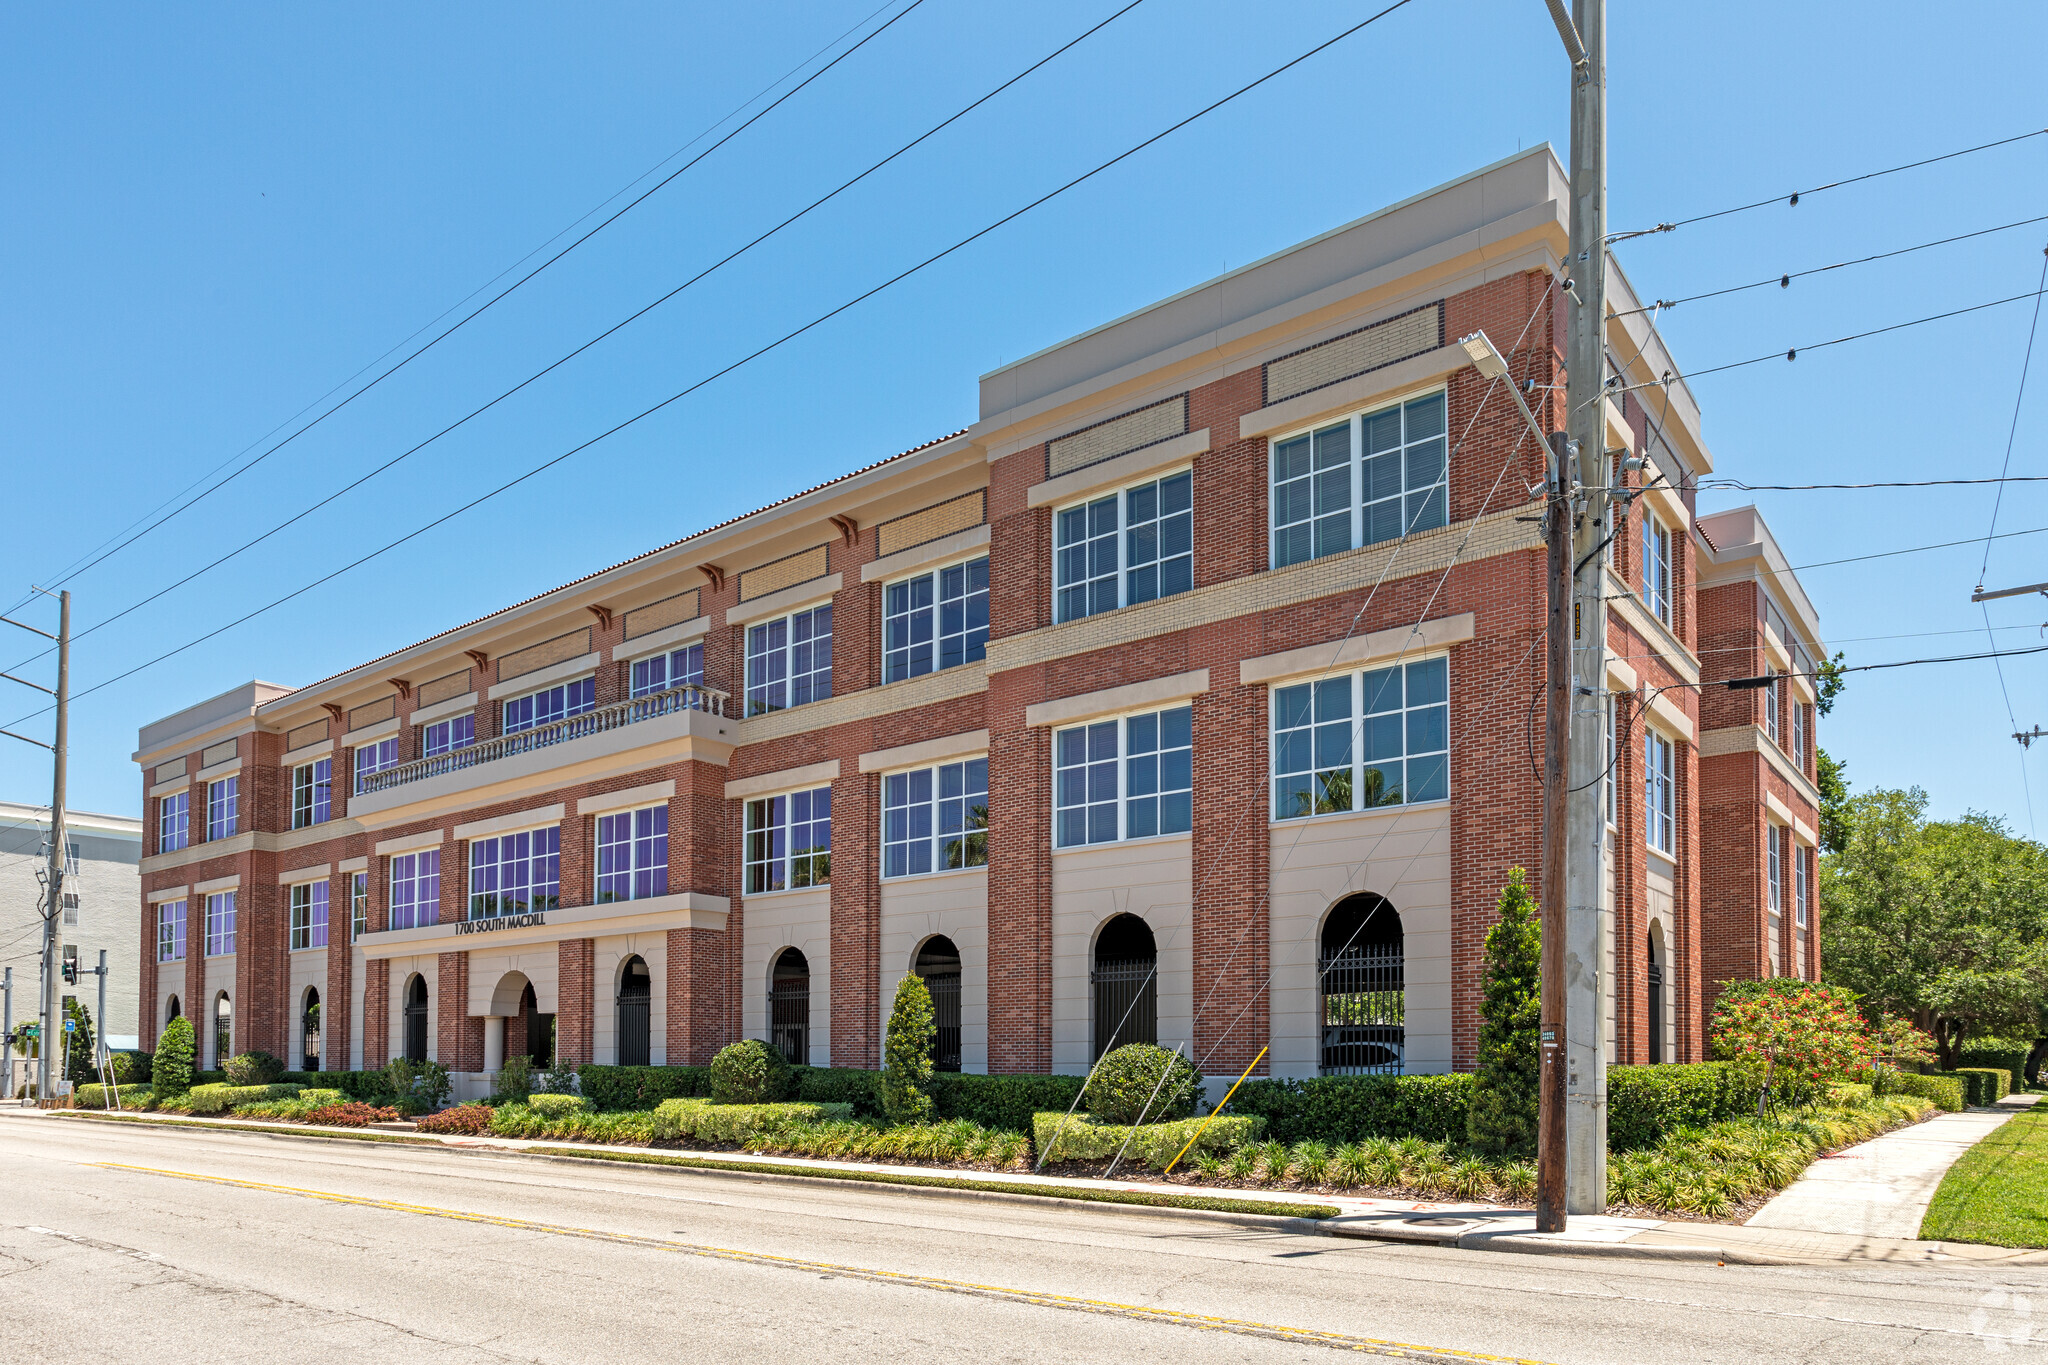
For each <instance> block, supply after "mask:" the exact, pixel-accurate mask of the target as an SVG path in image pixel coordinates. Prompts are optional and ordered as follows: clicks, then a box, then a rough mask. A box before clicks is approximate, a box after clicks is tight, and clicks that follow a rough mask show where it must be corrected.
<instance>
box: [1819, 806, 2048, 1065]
mask: <svg viewBox="0 0 2048 1365" xmlns="http://www.w3.org/2000/svg"><path fill="white" fill-rule="evenodd" d="M1926 811H1927V794H1926V793H1925V792H1923V791H1921V790H1920V789H1918V788H1917V787H1916V788H1913V789H1912V790H1910V791H1884V790H1879V791H1871V792H1865V793H1864V794H1862V795H1860V796H1856V797H1852V798H1851V799H1850V801H1849V803H1848V812H1847V815H1848V825H1849V837H1848V842H1847V844H1846V846H1845V847H1844V848H1843V849H1842V851H1841V852H1840V853H1837V854H1834V855H1832V856H1830V857H1828V858H1827V859H1825V860H1824V861H1823V862H1822V864H1821V895H1822V899H1823V901H1824V902H1825V904H1826V906H1827V913H1826V914H1825V915H1823V916H1822V918H1821V941H1822V945H1823V954H1822V961H1823V964H1824V971H1825V973H1826V976H1827V978H1828V980H1829V981H1831V982H1833V983H1835V984H1837V985H1841V986H1846V987H1848V988H1849V989H1850V990H1852V991H1854V992H1856V993H1857V994H1858V995H1860V996H1862V997H1863V1000H1864V1007H1865V1008H1866V1009H1867V1010H1873V1011H1892V1012H1896V1013H1901V1014H1907V1015H1910V1016H1912V1017H1913V1018H1914V1019H1915V1020H1916V1021H1917V1022H1919V1023H1920V1024H1921V1025H1922V1026H1923V1027H1925V1028H1926V1029H1927V1030H1928V1031H1929V1032H1930V1033H1932V1034H1933V1035H1934V1042H1935V1047H1936V1049H1937V1052H1938V1055H1939V1057H1940V1062H1941V1065H1942V1067H1943V1068H1944V1069H1950V1068H1953V1067H1954V1066H1955V1065H1956V1064H1957V1061H1958V1059H1959V1055H1960V1053H1961V1051H1962V1048H1963V1045H1964V1043H1965V1042H1966V1041H1968V1040H1969V1039H1970V1038H1972V1037H1978V1036H1983V1035H1985V1034H1991V1033H1998V1032H2017V1033H2020V1034H2021V1035H2022V1036H2026V1035H2028V1034H2031V1033H2032V1031H2033V1030H2034V1028H2035V1026H2036V1024H2037V1021H2038V1019H2039V1010H2040V1004H2041V1001H2042V1000H2043V999H2048V849H2043V848H2042V847H2041V846H2040V845H2039V844H2036V843H2034V842H2033V841H2032V840H2029V839H2021V838H2018V837H2016V836H2014V835H2012V834H2011V833H2009V832H2008V831H2007V829H2006V827H2005V824H2004V822H2003V821H2001V820H1999V819H1998V818H1996V817H1994V816H1990V815H1986V814H1983V813H1981V812H1971V813H1970V814H1968V815H1965V816H1964V817H1963V818H1962V819H1960V820H1948V821H1930V820H1928V819H1927V818H1926Z"/></svg>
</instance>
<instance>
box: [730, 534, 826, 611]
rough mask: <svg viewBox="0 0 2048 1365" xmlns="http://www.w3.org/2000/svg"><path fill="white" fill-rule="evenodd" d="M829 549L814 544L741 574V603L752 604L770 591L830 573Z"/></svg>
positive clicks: (779, 589) (789, 586) (791, 586)
mask: <svg viewBox="0 0 2048 1365" xmlns="http://www.w3.org/2000/svg"><path fill="white" fill-rule="evenodd" d="M828 549H829V547H828V546H825V545H813V546H812V547H811V548H810V549H808V550H799V551H798V552H797V553H795V554H793V555H785V556H784V557H783V558H781V559H778V560H775V561H774V562H773V563H769V564H763V565H762V566H761V567H760V568H758V569H748V570H747V571H746V572H745V573H743V574H741V575H740V601H742V602H751V601H753V600H754V599H755V598H756V597H766V596H767V595H768V594H769V593H771V592H779V591H781V590H782V589H783V588H793V587H795V586H796V585H797V584H799V583H808V582H810V581H811V580H812V579H814V578H823V577H824V576H825V574H826V573H827V572H828V569H827V561H828V560H829V559H830V557H831V556H830V555H829V553H828Z"/></svg>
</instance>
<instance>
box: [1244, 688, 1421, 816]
mask: <svg viewBox="0 0 2048 1365" xmlns="http://www.w3.org/2000/svg"><path fill="white" fill-rule="evenodd" d="M1450 762H1451V759H1450V661H1449V660H1448V659H1446V658H1444V657H1443V656H1441V655H1439V656H1437V657H1436V658H1433V659H1417V660H1416V661H1415V662H1413V663H1407V664H1394V665H1391V666H1389V667H1386V668H1371V669H1366V670H1365V671H1363V672H1360V673H1346V674H1343V675H1341V676H1339V677H1335V678H1320V679H1316V680H1315V681H1312V682H1301V683H1291V684H1289V685H1288V686H1285V687H1276V688H1274V689H1273V818H1274V819H1276V820H1298V819H1301V818H1302V817H1304V816H1310V815H1329V814H1334V813H1336V812H1338V811H1350V810H1366V809H1369V808H1371V807H1374V806H1399V805H1413V804H1415V803H1417V802H1421V801H1442V800H1445V799H1447V798H1448V797H1449V796H1450V794H1451V773H1450Z"/></svg>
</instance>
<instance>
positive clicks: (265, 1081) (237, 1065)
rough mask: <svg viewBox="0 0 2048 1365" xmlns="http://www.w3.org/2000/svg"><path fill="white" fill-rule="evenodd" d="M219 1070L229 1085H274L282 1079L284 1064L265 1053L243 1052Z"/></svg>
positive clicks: (231, 1058) (230, 1059)
mask: <svg viewBox="0 0 2048 1365" xmlns="http://www.w3.org/2000/svg"><path fill="white" fill-rule="evenodd" d="M221 1070H223V1071H225V1072H227V1073H228V1084H229V1085H275V1084H277V1082H279V1081H280V1080H282V1079H284V1062H283V1061H282V1060H280V1059H278V1058H276V1057H273V1056H271V1055H270V1054H269V1053H267V1052H244V1053H243V1054H242V1055H241V1056H239V1057H230V1058H228V1060H227V1064H226V1065H225V1066H223V1067H222V1068H221Z"/></svg>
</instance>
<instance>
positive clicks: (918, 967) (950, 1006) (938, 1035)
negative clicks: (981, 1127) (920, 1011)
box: [910, 934, 960, 1071]
mask: <svg viewBox="0 0 2048 1365" xmlns="http://www.w3.org/2000/svg"><path fill="white" fill-rule="evenodd" d="M910 970H911V971H913V972H915V973H916V974H917V975H919V976H921V977H923V978H924V985H925V989H926V990H928V991H930V992H931V993H932V1023H933V1024H935V1025H937V1032H935V1033H934V1034H933V1035H932V1066H933V1068H934V1069H935V1070H939V1071H958V1070H959V1069H960V950H959V949H958V948H955V947H954V946H953V940H952V939H950V938H947V937H946V936H945V935H944V934H934V935H933V936H932V937H930V938H928V939H926V940H925V941H924V946H923V947H921V948H919V949H918V950H917V958H916V960H915V961H913V962H912V963H911V964H910Z"/></svg>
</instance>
